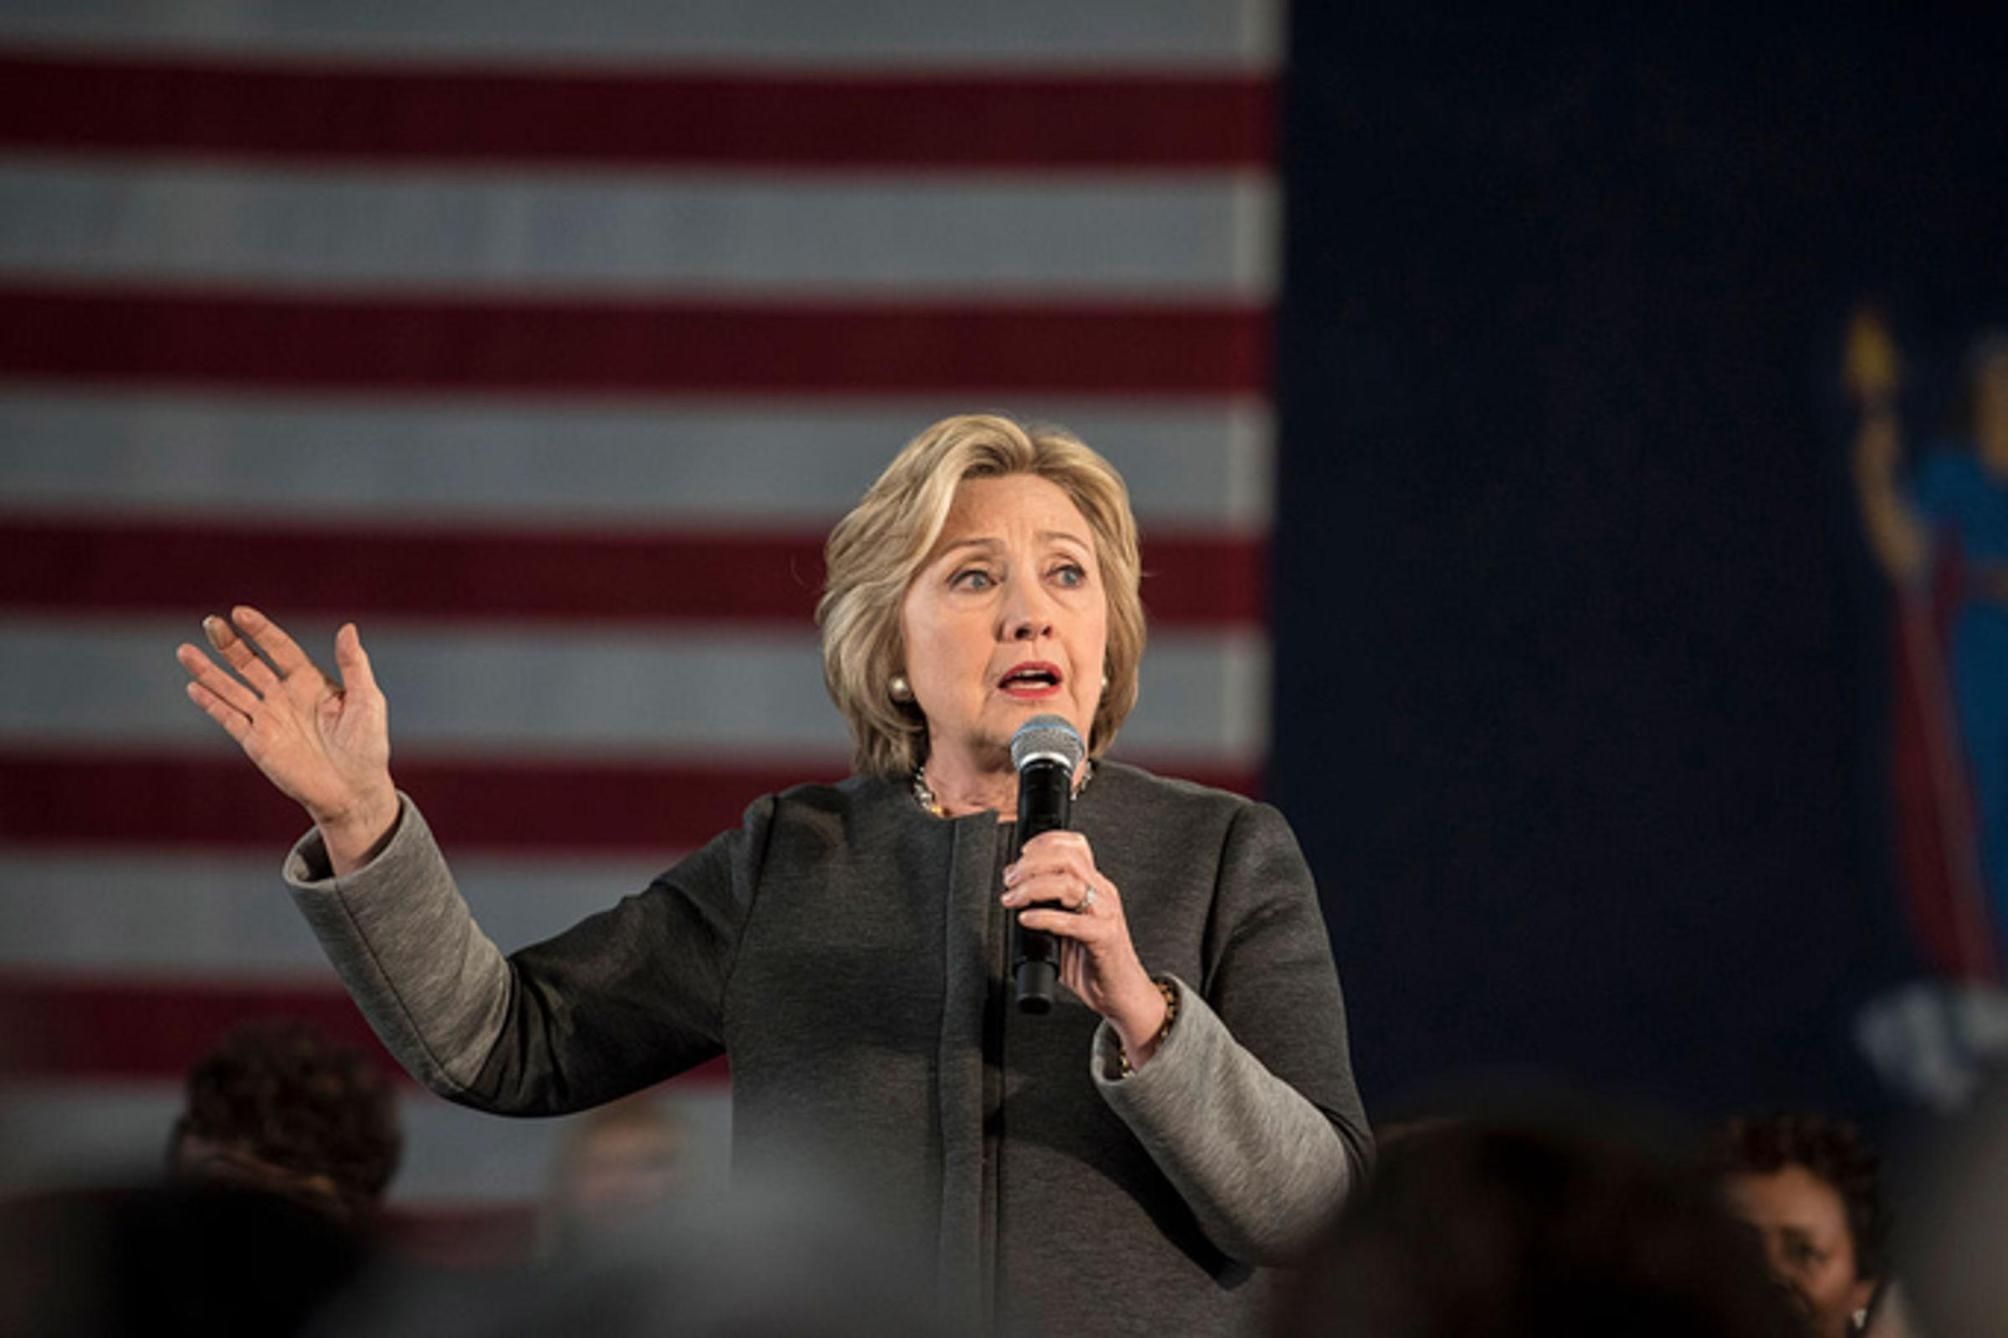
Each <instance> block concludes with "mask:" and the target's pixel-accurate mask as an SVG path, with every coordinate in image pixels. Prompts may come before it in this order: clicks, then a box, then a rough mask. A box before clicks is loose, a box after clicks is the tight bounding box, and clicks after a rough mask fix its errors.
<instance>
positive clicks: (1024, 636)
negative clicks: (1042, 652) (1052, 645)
mask: <svg viewBox="0 0 2008 1338" xmlns="http://www.w3.org/2000/svg"><path fill="white" fill-rule="evenodd" d="M1011 586H1012V589H1011V595H1010V598H1009V599H1008V600H1006V602H1005V606H1004V632H1005V636H1006V637H1007V638H1008V639H1010V640H1012V641H1037V640H1038V639H1039V638H1040V637H1044V636H1051V635H1052V633H1053V609H1052V604H1051V603H1050V602H1049V601H1048V600H1047V598H1046V594H1045V591H1043V590H1041V589H1040V588H1039V584H1038V582H1037V581H1013V582H1012V583H1011Z"/></svg>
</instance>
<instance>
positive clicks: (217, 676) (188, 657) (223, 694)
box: [174, 642, 260, 716]
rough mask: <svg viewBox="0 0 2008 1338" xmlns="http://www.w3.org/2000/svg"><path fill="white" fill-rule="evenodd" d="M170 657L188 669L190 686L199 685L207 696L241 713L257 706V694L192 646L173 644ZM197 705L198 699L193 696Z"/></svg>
mask: <svg viewBox="0 0 2008 1338" xmlns="http://www.w3.org/2000/svg"><path fill="white" fill-rule="evenodd" d="M174 658H175V659H176V660H178V661H180V663H181V667H182V668H183V669H186V670H187V671H188V677H189V685H190V686H191V687H195V686H200V687H201V688H202V689H203V690H204V691H205V692H207V693H208V694H209V695H210V696H211V697H214V698H216V699H218V700H219V701H221V702H222V703H223V704H224V705H226V706H228V707H229V708H231V709H232V710H234V711H236V712H238V713H239V714H241V715H245V716H249V715H250V714H251V713H252V712H253V711H255V710H257V709H258V704H259V700H260V699H259V697H258V694H257V693H255V692H253V691H252V690H251V689H250V688H247V687H245V686H244V685H243V684H242V683H240V682H238V681H237V680H236V679H234V678H232V677H231V676H230V675H229V674H226V673H224V672H223V671H222V670H221V669H219V668H217V667H216V664H215V662H214V661H212V660H211V659H210V658H209V657H208V656H207V655H204V654H203V653H202V652H201V651H199V650H197V649H196V648H195V647H194V646H191V645H189V644H187V643H186V642H183V643H182V644H181V645H179V646H176V647H175V648H174ZM197 704H198V705H200V704H201V699H199V698H198V699H197ZM212 714H213V712H212Z"/></svg>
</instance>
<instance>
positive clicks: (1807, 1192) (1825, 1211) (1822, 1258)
mask: <svg viewBox="0 0 2008 1338" xmlns="http://www.w3.org/2000/svg"><path fill="white" fill-rule="evenodd" d="M1729 1199H1730V1203H1731V1205H1732V1206H1733V1207H1734V1208H1735V1210H1736V1213H1737V1215H1738V1216H1739V1217H1741V1218H1743V1219H1744V1220H1745V1221H1747V1222H1749V1223H1750V1225H1752V1226H1754V1227H1756V1228H1757V1231H1758V1234H1760V1235H1761V1236H1762V1237H1763V1238H1764V1251H1765V1253H1766V1254H1767V1255H1768V1256H1769V1257H1770V1261H1771V1271H1772V1272H1773V1273H1774V1274H1776V1275H1777V1277H1778V1278H1779V1279H1780V1280H1781V1281H1783V1282H1786V1283H1789V1284H1790V1285H1791V1286H1792V1289H1793V1290H1794V1291H1796V1292H1798V1293H1799V1295H1800V1296H1801V1297H1802V1298H1804V1300H1805V1302H1806V1306H1807V1308H1808V1309H1809V1310H1810V1311H1811V1312H1812V1315H1813V1320H1814V1325H1815V1328H1816V1330H1817V1332H1819V1333H1820V1334H1822V1335H1826V1336H1828V1338H1840V1335H1843V1334H1845V1333H1847V1332H1848V1318H1849V1316H1851V1315H1852V1314H1853V1313H1854V1312H1855V1311H1857V1310H1859V1309H1861V1308H1862V1307H1863V1306H1865V1305H1867V1304H1868V1303H1869V1298H1870V1296H1871V1295H1873V1294H1874V1291H1875V1285H1874V1283H1873V1282H1870V1281H1867V1280H1864V1279H1861V1278H1858V1277H1856V1276H1855V1242H1854V1236H1853V1235H1852V1234H1851V1233H1850V1232H1849V1230H1848V1210H1847V1205H1846V1204H1844V1203H1843V1202H1842V1201H1841V1195H1840V1191H1839V1190H1836V1189H1835V1188H1834V1187H1833V1186H1832V1185H1830V1184H1828V1183H1827V1182H1826V1181H1825V1180H1822V1179H1821V1178H1820V1177H1819V1176H1817V1175H1814V1174H1813V1173H1812V1172H1811V1171H1809V1170H1807V1169H1806V1168H1805V1167H1803V1166H1787V1167H1784V1168H1783V1169H1781V1170H1778V1171H1774V1172H1772V1173H1771V1174H1769V1175H1737V1176H1731V1177H1730V1179H1729Z"/></svg>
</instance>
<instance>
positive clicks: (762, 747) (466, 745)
mask: <svg viewBox="0 0 2008 1338" xmlns="http://www.w3.org/2000/svg"><path fill="white" fill-rule="evenodd" d="M204 611H205V610H198V609H191V610H190V621H189V623H188V624H186V625H176V624H170V623H163V622H157V621H133V620H125V619H120V620H94V619H74V620H66V619H37V618H7V619H0V682H4V683H6V684H7V691H6V692H5V693H0V739H6V740H12V741H17V742H32V743H35V744H37V745H42V744H57V745H61V744H65V743H70V744H85V745H90V746H94V747H107V746H136V747H141V746H144V747H151V746H159V745H176V746H179V745H191V744H201V743H204V742H209V741H212V740H214V739H216V738H217V737H219V736H218V733H217V730H216V726H215V724H214V723H213V722H212V721H211V720H210V719H209V718H208V717H207V716H206V715H204V714H202V713H201V712H200V711H198V710H197V709H196V708H195V707H194V706H193V705H191V704H190V703H189V702H188V700H187V698H186V697H185V695H184V693H183V690H182V679H183V675H182V672H181V669H180V667H179V666H178V665H176V664H175V663H174V660H173V649H174V647H175V645H176V644H178V643H179V642H181V641H185V640H191V639H194V640H198V641H199V637H197V636H196V631H197V629H196V627H195V619H196V617H197V616H199V614H200V613H202V612H204ZM289 630H290V631H292V632H293V634H294V635H295V636H296V637H297V638H298V639H299V641H300V643H301V644H302V645H304V646H308V647H315V648H321V647H327V646H329V645H330V644H331V643H332V641H333V636H334V629H333V627H332V626H329V625H326V624H320V623H315V622H311V621H303V622H301V623H299V624H297V625H294V626H291V627H289ZM362 630H363V633H364V636H365V638H366V644H367V645H368V646H369V650H370V658H371V662H372V664H373V666H374V668H375V672H376V676H377V681H378V682H379V683H380V684H381V685H382V686H383V690H384V693H385V695H386V696H388V697H389V699H390V704H391V713H392V714H391V720H392V722H393V723H392V729H393V738H394V741H395V743H396V745H397V746H398V748H399V750H400V755H402V756H405V757H417V756H422V755H424V754H425V753H426V752H428V751H436V752H439V753H446V754H452V755H456V756H465V755H468V754H479V755H495V754H502V753H507V754H510V755H513V756H518V757H530V758H534V757H538V756H544V757H552V756H565V757H573V756H578V755H582V754H587V755H592V756H595V757H605V758H650V757H654V758H672V757H684V758H689V757H702V756H705V755H709V754H714V753H729V754H730V755H731V756H734V757H736V758H749V757H760V756H782V757H788V758H797V759H799V758H803V757H829V758H832V759H836V760H838V761H839V762H840V761H841V759H842V758H843V757H845V756H846V755H847V754H848V752H849V743H848V736H847V735H846V733H845V731H844V727H843V722H842V721H841V719H840V718H839V717H838V716H837V713H836V711H835V710H834V708H832V707H831V705H830V703H829V698H828V696H827V695H826V694H825V693H824V690H823V682H822V660H821V655H820V653H819V651H818V649H817V643H816V640H815V636H814V633H813V631H805V632H803V633H801V634H790V633H786V632H778V631H777V632H774V633H771V634H764V635H763V634H760V633H757V632H755V633H747V632H743V631H739V630H737V629H730V630H727V629H720V630H715V631H714V630H668V631H646V632H619V631H609V630H604V629H602V628H600V627H598V626H590V627H581V626H564V627H544V626H526V627H493V626H476V627H467V628H456V629H455V630H453V631H449V632H434V631H427V630H421V629H419V628H416V627H413V626H410V625H408V624H406V625H399V624H379V625H375V626H370V627H364V628H363V629H362ZM322 658H323V659H324V660H326V659H327V657H326V656H323V657H322ZM1267 683H1268V639H1267V637H1266V635H1264V634H1263V633H1262V632H1260V631H1258V630H1255V629H1241V630H1235V631H1230V632H1225V633H1219V634H1213V633H1205V634H1187V633H1172V634H1164V635H1160V636H1158V637H1156V638H1155V639H1154V641H1153V643H1152V645H1151V647H1150V650H1149V652H1148V653H1147V654H1146V655H1145V656H1144V664H1143V684H1142V691H1143V696H1142V700H1141V702H1140V703H1139V704H1138V706H1137V709H1136V712H1135V713H1134V714H1133V715H1132V716H1131V717H1130V720H1129V723H1128V724H1126V725H1125V726H1124V727H1123V733H1122V739H1121V749H1122V752H1123V753H1125V754H1126V755H1130V756H1136V757H1139V758H1141V759H1164V760H1168V761H1174V762H1175V761H1178V760H1181V759H1184V760H1190V761H1197V762H1205V763H1214V764H1236V763H1242V764H1245V763H1249V762H1253V761H1254V760H1256V759H1258V758H1259V757H1260V756H1261V755H1262V754H1263V752H1264V750H1265V747H1266V744H1267V720H1268V702H1267V697H1266V691H1267V688H1266V685H1267Z"/></svg>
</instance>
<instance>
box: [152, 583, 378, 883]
mask: <svg viewBox="0 0 2008 1338" xmlns="http://www.w3.org/2000/svg"><path fill="white" fill-rule="evenodd" d="M202 630H203V632H204V634H205V635H206V636H207V637H208V638H209V643H210V645H211V646H213V647H215V649H216V652H217V654H218V655H220V656H221V657H222V658H223V660H224V662H225V663H226V664H228V665H229V667H230V670H231V671H233V672H226V671H225V670H224V669H223V668H221V667H219V666H218V665H217V664H216V662H215V661H214V660H212V659H211V658H210V657H209V656H208V655H206V654H204V653H203V652H202V651H201V650H199V649H197V648H196V647H195V646H192V645H189V644H187V643H183V644H182V645H181V646H178V647H176V649H175V658H176V659H177V660H179V661H180V662H181V666H182V668H184V669H186V670H187V671H188V679H189V682H188V696H189V699H190V700H191V701H193V702H194V703H195V704H196V705H197V706H199V707H201V708H202V709H203V710H204V711H206V712H208V713H209V716H210V718H211V719H213V720H215V721H216V723H217V724H219V725H221V726H222V727H223V730H224V732H225V733H226V734H228V735H229V736H230V737H231V738H233V739H235V740H236V741H237V744H238V746H239V747H241V748H242V749H243V750H244V755H245V756H246V757H248V758H250V759H251V761H252V762H253V763H254V764H255V765H256V766H257V768H258V769H259V770H260V771H262V772H264V773H265V777H266V779H267V780H270V781H271V782H272V784H273V785H275V786H277V787H278V788H279V790H280V791H281V792H282V793H284V794H286V795H287V796H288V797H290V798H292V799H294V800H296V801H298V802H299V804H300V805H301V806H302V807H303V808H305V809H306V810H307V815H308V816H309V817H310V818H312V819H313V821H314V824H315V825H316V826H317V827H319V828H320V829H321V834H322V837H323V839H324V840H325V841H326V842H327V846H328V854H329V857H330V859H331V860H332V861H333V863H334V867H335V872H337V873H346V872H348V871H349V870H350V869H353V868H355V867H357V866H358V865H360V864H362V863H364V862H365V861H366V860H367V859H368V858H369V856H370V855H371V854H373V853H374V851H375V849H376V848H377V847H378V846H379V845H381V844H382V842H383V840H384V839H385V838H386V837H388V836H389V834H390V831H391V828H392V827H394V826H395V825H396V822H397V811H398V804H397V790H396V787H395V786H394V785H393V784H392V783H391V778H390V728H389V716H388V712H387V709H386V707H385V703H384V696H383V693H382V692H381V691H379V690H378V688H377V684H376V678H375V677H374V676H373V675H372V674H371V673H370V661H369V656H368V654H366V653H365V652H364V650H363V643H362V638H361V637H360V636H358V635H357V634H356V628H355V624H353V623H347V624H344V625H343V627H342V629H341V631H340V632H338V633H337V634H336V635H335V667H336V669H337V670H338V671H339V672H340V673H341V679H340V681H337V680H335V679H332V678H330V677H328V675H327V674H325V673H323V672H322V671H321V670H320V669H319V668H318V667H317V666H316V665H315V664H314V662H313V661H312V660H310V659H308V658H307V655H306V652H305V651H302V650H301V649H300V647H299V644H298V643H297V642H295V641H294V640H293V638H292V637H290V636H287V635H286V633H285V631H284V629H282V628H281V627H280V626H279V625H278V624H277V623H275V622H273V621H272V620H271V619H269V618H267V617H266V616H265V615H264V614H262V613H260V612H259V611H258V610H256V609H254V608H251V607H249V606H247V605H242V604H240V605H238V606H237V607H236V608H234V609H232V610H231V611H230V617H229V618H228V619H223V618H218V617H216V616H214V615H211V616H210V617H207V618H205V619H203V621H202Z"/></svg>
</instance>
